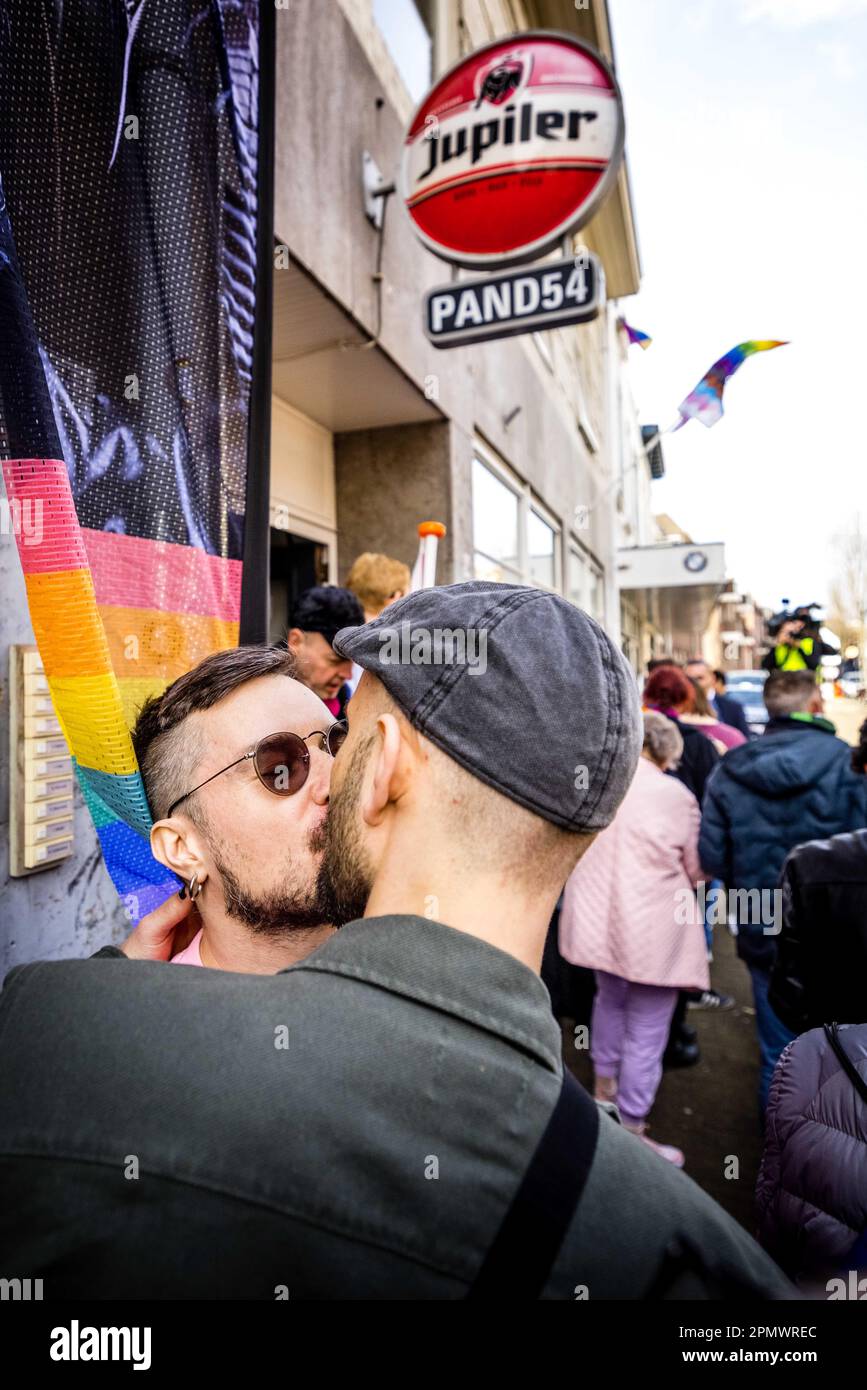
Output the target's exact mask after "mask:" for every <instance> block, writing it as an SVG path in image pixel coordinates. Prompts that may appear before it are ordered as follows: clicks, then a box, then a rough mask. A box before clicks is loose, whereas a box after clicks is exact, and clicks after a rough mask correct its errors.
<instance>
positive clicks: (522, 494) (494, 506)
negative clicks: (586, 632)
mask: <svg viewBox="0 0 867 1390" xmlns="http://www.w3.org/2000/svg"><path fill="white" fill-rule="evenodd" d="M473 549H474V558H473V570H474V574H475V577H476V579H493V580H499V581H500V582H503V583H507V584H508V583H515V584H536V585H538V586H539V587H541V588H545V589H554V590H556V591H557V592H558V593H559V592H560V589H561V576H560V530H559V528H558V526H557V523H556V521H555V520H554V519H553V517H550V516H548V515H547V514H546V512H545V509H544V507H543V505H542V503H541V501H539V500H538V499H537V498H535V497H534V496H533V494H532V493H531V491H530V489H529V487H528V486H527V484H526V483H523V482H521V481H520V479H518V478H516V477H515V476H514V475H513V474H512V473H510V472H509V470H508V469H507V468H505V466H504V465H502V464H499V463H498V462H497V461H496V460H495V458H494V457H493V456H492V455H490V454H489V453H488V451H487V450H486V449H482V448H481V447H480V448H479V450H478V454H477V457H476V458H475V459H474V460H473Z"/></svg>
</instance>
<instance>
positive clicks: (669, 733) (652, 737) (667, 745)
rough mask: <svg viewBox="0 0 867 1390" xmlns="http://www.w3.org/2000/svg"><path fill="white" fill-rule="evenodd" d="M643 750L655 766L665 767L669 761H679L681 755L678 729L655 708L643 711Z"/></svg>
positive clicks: (680, 739) (681, 746)
mask: <svg viewBox="0 0 867 1390" xmlns="http://www.w3.org/2000/svg"><path fill="white" fill-rule="evenodd" d="M644 750H645V752H646V753H649V754H650V756H651V758H652V759H653V761H654V762H655V763H656V765H657V767H665V765H666V763H669V762H679V761H680V759H681V757H682V755H683V738H682V736H681V732H680V729H679V728H678V727H677V725H676V724H675V723H674V722H673V721H672V720H671V719H666V717H665V715H664V714H660V713H659V712H658V711H657V710H653V709H649V710H645V712H644Z"/></svg>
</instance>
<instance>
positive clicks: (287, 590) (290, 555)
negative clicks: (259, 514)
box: [269, 526, 328, 642]
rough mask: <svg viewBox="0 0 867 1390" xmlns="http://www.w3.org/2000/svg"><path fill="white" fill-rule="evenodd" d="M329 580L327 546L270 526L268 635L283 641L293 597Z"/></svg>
mask: <svg viewBox="0 0 867 1390" xmlns="http://www.w3.org/2000/svg"><path fill="white" fill-rule="evenodd" d="M327 583H328V546H327V545H323V544H321V543H320V542H319V541H311V540H308V538H307V537H306V536H296V535H294V534H293V533H292V532H291V531H280V530H277V529H276V528H275V527H273V526H272V527H271V616H270V624H269V637H270V640H271V641H272V642H282V641H285V638H286V633H287V632H288V630H289V621H290V618H291V616H292V611H293V609H294V607H295V600H296V599H297V598H298V595H299V594H300V593H303V591H304V590H305V589H310V588H312V586H313V585H314V584H327Z"/></svg>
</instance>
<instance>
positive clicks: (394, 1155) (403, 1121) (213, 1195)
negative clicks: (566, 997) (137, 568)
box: [0, 555, 867, 1299]
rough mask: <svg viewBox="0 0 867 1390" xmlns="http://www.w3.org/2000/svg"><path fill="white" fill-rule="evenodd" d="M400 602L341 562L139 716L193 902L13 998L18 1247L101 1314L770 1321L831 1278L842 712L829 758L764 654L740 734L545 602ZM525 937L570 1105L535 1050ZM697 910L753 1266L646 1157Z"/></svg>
mask: <svg viewBox="0 0 867 1390" xmlns="http://www.w3.org/2000/svg"><path fill="white" fill-rule="evenodd" d="M408 589H409V573H408V571H407V570H406V567H405V566H400V565H399V564H398V563H397V562H394V561H391V560H389V559H388V557H385V556H375V555H365V556H362V557H360V558H359V561H358V562H357V563H356V565H355V566H353V570H352V572H351V573H350V576H349V585H348V587H347V588H344V589H341V588H337V587H334V586H325V587H321V588H318V589H313V590H310V591H308V592H307V593H305V594H302V595H301V596H300V597H299V599H298V601H297V603H296V605H295V609H294V612H293V617H292V626H291V627H290V629H289V631H288V633H287V637H286V641H285V643H281V644H280V645H278V646H274V647H241V648H237V649H233V650H229V651H222V652H218V653H216V654H214V655H213V656H210V657H208V658H207V659H206V660H205V661H203V662H201V663H200V664H199V665H198V666H197V667H196V668H194V669H193V670H192V671H190V672H188V673H187V674H186V675H184V676H182V677H181V678H180V679H179V680H177V681H175V682H174V683H173V684H172V685H171V686H170V687H169V688H168V689H167V690H166V691H165V692H163V693H162V694H161V695H160V696H158V697H156V698H154V699H152V700H150V701H148V702H147V704H146V705H145V706H144V708H143V710H142V711H141V714H140V716H139V719H138V723H137V725H136V728H135V731H134V742H135V746H136V752H137V755H138V760H139V764H140V767H141V769H142V775H143V778H144V782H145V786H146V789H147V794H148V799H149V802H150V806H151V810H152V813H153V817H154V827H153V830H152V832H151V848H152V851H153V854H154V855H155V857H156V858H157V859H158V860H160V861H161V863H163V864H164V865H166V866H167V867H169V868H170V869H171V870H172V871H173V872H174V873H175V874H176V875H177V878H178V879H179V881H180V883H181V885H182V886H181V888H180V891H179V893H178V894H177V896H175V897H173V898H171V899H170V900H169V901H168V902H167V903H165V904H164V905H163V907H161V908H160V909H158V910H157V911H156V912H154V913H152V914H150V916H149V917H147V918H145V919H144V920H143V921H142V922H140V923H139V924H138V926H136V928H135V930H133V932H132V933H131V935H130V936H129V938H128V940H127V941H126V943H125V944H124V946H123V947H122V948H117V947H105V948H103V949H102V950H101V951H99V952H97V955H96V957H94V958H92V959H91V960H88V961H65V962H51V963H44V962H43V963H40V964H37V965H35V966H24V967H19V968H18V969H16V970H14V971H13V972H11V974H10V976H9V978H8V979H7V982H6V984H5V987H4V989H3V993H2V996H0V1029H2V1031H3V1036H4V1049H3V1054H2V1061H0V1171H2V1173H3V1178H4V1184H5V1190H6V1195H7V1200H6V1201H5V1203H4V1204H3V1207H2V1209H0V1248H2V1249H3V1251H4V1254H5V1257H6V1260H7V1263H10V1262H11V1263H12V1264H14V1266H15V1269H16V1270H17V1271H18V1272H19V1273H20V1275H21V1276H26V1275H28V1274H29V1273H34V1274H38V1275H39V1276H40V1277H43V1278H44V1279H45V1281H46V1287H47V1289H48V1290H49V1291H50V1292H47V1293H46V1296H48V1297H73V1296H75V1297H97V1298H105V1297H112V1298H114V1297H118V1296H120V1297H127V1298H138V1297H159V1298H189V1297H206V1298H207V1297H219V1298H222V1297H243V1298H260V1297H262V1298H270V1297H275V1296H279V1295H275V1293H274V1292H273V1290H275V1289H277V1288H291V1289H292V1296H293V1297H297V1296H300V1297H314V1298H319V1297H321V1298H326V1297H335V1298H344V1297H400V1298H406V1297H423V1298H428V1297H431V1298H439V1297H447V1298H449V1297H488V1298H491V1297H501V1296H509V1297H516V1296H517V1297H520V1296H526V1297H539V1296H542V1297H556V1298H570V1299H571V1298H575V1297H593V1298H649V1297H662V1298H684V1297H686V1298H728V1297H732V1298H740V1299H742V1298H754V1299H761V1298H786V1297H791V1296H792V1294H793V1286H792V1285H791V1284H790V1283H789V1278H793V1279H796V1280H799V1281H802V1282H803V1281H807V1280H809V1279H810V1278H814V1277H818V1276H819V1275H820V1274H824V1273H826V1272H827V1271H828V1270H831V1271H832V1272H834V1273H836V1272H837V1271H838V1270H840V1269H842V1268H844V1267H845V1266H846V1262H847V1261H849V1262H850V1263H851V1261H852V1259H853V1258H856V1255H854V1254H853V1251H856V1253H857V1251H861V1249H862V1247H863V1244H864V1239H865V1237H864V1232H865V1229H867V1184H865V1183H864V1181H863V1179H864V1177H865V1176H867V1170H865V1163H867V1159H865V1155H867V1095H865V1090H867V1087H865V1084H864V1082H863V1080H862V1078H861V1071H862V1070H863V1063H864V1062H865V1061H867V1007H865V1005H864V1004H863V1003H862V999H863V995H864V991H863V988H862V987H861V986H862V983H863V980H864V978H865V975H864V971H865V966H867V931H865V929H864V925H863V923H864V911H863V909H864V906H865V897H867V872H865V869H864V865H865V863H867V829H865V827H867V777H865V775H864V773H865V764H867V724H865V726H864V729H862V734H861V740H862V741H861V746H860V748H859V749H858V750H856V751H855V752H854V753H853V751H852V750H851V749H850V748H849V747H848V746H847V745H845V744H844V743H843V742H842V741H841V740H840V739H838V738H837V737H836V735H835V732H834V728H833V725H832V724H831V723H830V721H829V720H827V719H826V718H825V717H824V716H823V714H822V710H821V701H820V699H819V695H818V689H817V687H816V685H815V677H814V676H813V674H812V673H811V672H809V671H807V672H804V671H792V670H786V671H780V672H775V673H772V674H770V675H769V677H768V681H767V686H766V690H765V701H766V704H767V708H768V713H769V715H770V721H769V724H768V727H767V731H766V733H765V734H764V735H763V736H762V738H761V739H757V738H754V737H753V736H752V734H751V732H750V730H749V728H748V727H747V726H746V724H745V722H744V719H743V714H742V711H741V709H740V707H739V706H738V705H737V704H736V702H734V701H733V700H730V699H729V698H727V697H726V695H725V691H724V685H725V678H724V676H723V675H722V673H720V672H713V671H711V670H710V669H709V668H708V666H707V665H706V664H705V663H704V662H703V661H700V660H696V661H692V662H689V663H687V664H686V665H685V667H683V668H681V667H680V666H679V665H677V664H676V663H674V662H673V661H656V662H654V663H653V664H652V665H653V669H652V670H650V671H649V673H648V677H647V680H646V683H645V685H644V690H643V697H642V695H641V694H640V692H639V690H638V687H637V685H636V682H635V678H634V675H633V673H632V671H631V670H630V668H629V667H628V665H627V663H626V661H625V659H624V658H623V656H622V654H621V653H620V651H619V650H618V649H617V648H616V646H615V645H614V644H613V643H612V642H611V641H610V639H609V638H608V637H607V636H606V634H605V633H604V632H603V631H602V629H601V628H599V627H598V625H597V624H595V623H594V622H593V621H592V619H590V618H589V617H588V616H587V615H586V614H584V613H583V612H581V610H579V609H577V608H575V607H574V606H573V605H571V604H569V603H567V602H566V601H565V600H563V599H561V598H559V597H558V596H556V595H554V594H551V593H548V592H546V591H543V590H539V589H533V588H526V587H523V586H519V585H504V584H494V583H488V582H482V581H478V582H472V583H466V584H457V585H451V586H447V587H443V588H438V589H430V590H422V591H420V592H415V593H408V592H407V590H408ZM398 622H400V623H404V622H405V623H409V624H411V625H412V627H413V629H414V630H420V631H431V632H432V631H443V630H448V631H457V630H462V631H466V632H469V631H484V632H485V634H486V638H487V646H486V667H485V671H484V673H483V678H480V679H470V678H468V675H467V668H466V666H464V667H461V666H460V664H458V665H453V664H445V665H442V664H437V663H436V662H431V661H430V660H429V659H428V660H425V659H421V660H418V661H416V660H414V659H409V660H406V661H401V662H385V661H383V660H382V659H381V654H382V650H383V643H382V638H383V636H384V635H385V634H386V633H387V631H388V630H389V626H390V625H391V624H394V623H398ZM350 695H351V697H352V698H351V699H350V698H349V697H350ZM564 707H565V708H568V709H571V710H574V711H580V718H578V717H576V718H574V719H564V717H563V709H564ZM275 730H276V731H278V732H275ZM564 885H565V887H564ZM701 885H704V888H705V889H707V888H708V887H709V886H710V887H712V889H713V891H710V892H705V893H704V894H703V896H699V895H697V889H699V887H700V886H701ZM769 890H770V894H769ZM778 901H779V907H780V910H779V912H778V911H777V904H778ZM720 904H723V907H722V910H721V911H720ZM756 905H757V908H756V911H753V909H754V907H756ZM555 909H558V910H555ZM552 919H553V920H554V921H555V922H556V924H557V925H556V927H555V934H557V935H558V939H559V953H560V954H559V960H560V962H561V963H562V962H567V963H568V964H569V968H570V969H573V971H574V974H575V976H576V977H580V979H581V980H582V982H583V986H582V987H583V988H585V989H586V991H587V996H588V999H587V1002H588V1012H589V1016H590V1043H591V1057H592V1061H593V1067H594V1099H595V1100H596V1101H597V1102H598V1105H594V1104H593V1103H592V1102H591V1101H590V1099H589V1097H588V1096H587V1095H586V1093H585V1092H583V1091H582V1090H581V1088H580V1087H579V1086H577V1084H576V1083H575V1081H574V1078H572V1077H571V1075H570V1072H569V1070H568V1068H564V1065H563V1061H562V1048H561V1037H560V1029H559V1026H558V1024H557V1021H556V1017H555V1014H556V1012H557V1011H558V1001H557V998H556V993H557V990H556V983H552V980H551V973H550V963H551V959H552V955H551V951H552V931H551V922H552ZM720 922H722V923H723V924H725V925H730V926H731V927H732V929H733V930H736V932H737V938H738V951H739V953H740V955H741V956H742V958H743V959H744V961H745V962H746V964H747V967H748V969H749V972H750V977H751V980H752V988H753V993H754V1001H755V1010H756V1024H757V1029H758V1045H759V1048H760V1051H761V1060H762V1091H761V1097H760V1104H761V1107H762V1109H763V1111H764V1113H765V1122H766V1125H767V1148H766V1153H765V1161H764V1164H763V1167H762V1174H761V1180H760V1187H759V1201H760V1212H761V1227H760V1235H761V1240H762V1242H763V1243H764V1244H765V1246H766V1250H765V1251H763V1250H762V1249H761V1248H760V1246H759V1245H758V1244H756V1243H755V1241H754V1240H753V1239H752V1238H751V1237H750V1236H749V1235H748V1234H747V1233H746V1232H745V1231H744V1230H743V1229H742V1228H741V1227H740V1226H738V1225H737V1223H735V1222H734V1221H733V1220H732V1219H731V1218H729V1217H728V1216H727V1215H726V1214H725V1213H724V1212H723V1211H722V1210H721V1209H720V1208H719V1207H718V1206H717V1205H716V1204H715V1203H714V1202H713V1201H712V1200H711V1199H710V1198H709V1197H708V1196H707V1195H706V1194H704V1193H703V1192H701V1191H700V1189H699V1188H698V1187H697V1186H696V1185H695V1184H694V1183H692V1182H691V1181H690V1179H689V1178H688V1177H687V1176H686V1175H685V1174H684V1173H681V1172H679V1171H677V1170H678V1169H679V1168H681V1167H682V1166H683V1164H684V1156H683V1153H682V1152H681V1151H680V1150H679V1149H677V1148H676V1147H675V1146H674V1145H672V1144H669V1143H660V1142H659V1141H658V1140H656V1139H655V1138H652V1137H651V1135H650V1134H649V1133H648V1127H649V1123H650V1116H651V1112H652V1108H653V1103H654V1098H655V1096H656V1092H657V1088H658V1086H659V1084H660V1079H661V1076H662V1070H663V1066H664V1065H666V1064H671V1065H685V1064H688V1063H689V1062H691V1061H694V1060H696V1058H697V1055H698V1051H697V1044H696V1040H695V1032H694V1030H692V1029H690V1028H689V1027H688V1025H687V1023H686V1019H687V1017H688V1011H689V1009H690V1008H693V1009H715V1010H717V1011H719V1012H721V1013H725V1012H726V1011H727V1010H728V1009H730V1008H731V1006H732V1004H733V1001H732V1000H731V999H730V998H728V997H726V996H724V995H721V994H719V993H718V992H717V991H715V990H714V989H713V988H712V986H711V981H710V970H709V966H710V963H711V962H712V957H713V949H712V947H713V932H714V929H715V928H717V929H719V926H720ZM546 963H547V966H548V967H549V968H548V969H547V970H546ZM176 964H177V965H181V966H191V965H192V966H200V967H209V968H205V969H198V970H189V969H187V970H183V969H182V970H174V969H166V968H165V967H166V966H167V965H169V966H173V965H176ZM540 977H541V978H540ZM543 981H544V982H546V983H548V984H549V988H550V993H549V990H547V989H546V988H545V983H543ZM594 991H595V996H594V997H593V1000H592V1005H590V1004H589V996H590V995H591V994H593V993H594ZM552 1002H553V1005H554V1007H553V1009H552ZM573 1016H577V1014H576V1015H573ZM862 1020H864V1021H865V1026H862V1027H860V1028H859V1027H857V1026H841V1027H837V1024H838V1023H839V1024H841V1025H859V1024H861V1023H862ZM832 1025H833V1026H832ZM775 1068H776V1070H775ZM772 1078H773V1079H772ZM769 1083H770V1093H768V1088H769ZM805 1126H812V1127H817V1126H818V1127H824V1128H823V1137H822V1138H821V1139H820V1140H817V1139H816V1137H815V1135H814V1134H813V1133H811V1134H809V1135H806V1137H805ZM826 1138H827V1143H826V1142H825V1139H826ZM844 1141H845V1142H844ZM817 1143H819V1144H821V1145H822V1146H823V1147H822V1163H821V1164H820V1165H817V1163H816V1162H812V1161H810V1162H806V1161H804V1160H803V1153H802V1150H803V1148H804V1146H805V1145H810V1144H812V1145H814V1146H815V1145H816V1144H817ZM846 1145H849V1146H851V1148H849V1149H847V1148H846ZM36 1152H38V1154H39V1161H38V1162H36V1161H34V1157H33V1155H34V1153H36ZM131 1155H132V1156H135V1159H136V1165H137V1166H136V1173H135V1177H136V1180H137V1181H136V1182H135V1183H130V1182H129V1181H127V1180H126V1179H128V1178H129V1173H128V1171H127V1168H126V1167H125V1166H124V1165H128V1164H129V1161H130V1156H131ZM853 1155H854V1156H853ZM826 1159H827V1166H826V1165H825V1160H826ZM540 1202H541V1203H542V1206H543V1207H544V1210H545V1220H544V1222H540V1221H539V1220H538V1212H539V1210H540V1207H539V1203H540ZM534 1213H535V1215H534ZM817 1213H819V1214H820V1216H821V1220H819V1219H818V1217H817ZM859 1242H860V1245H859ZM768 1252H769V1253H768ZM772 1257H773V1258H772ZM857 1257H858V1258H860V1254H858V1256H857ZM863 1262H864V1263H867V1259H865V1261H863ZM780 1267H782V1271H784V1272H781V1268H780ZM787 1276H788V1277H787ZM578 1290H584V1293H583V1294H579V1293H578Z"/></svg>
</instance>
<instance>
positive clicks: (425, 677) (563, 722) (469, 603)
mask: <svg viewBox="0 0 867 1390" xmlns="http://www.w3.org/2000/svg"><path fill="white" fill-rule="evenodd" d="M334 649H335V651H337V652H339V653H340V655H341V656H345V657H351V658H352V660H353V661H356V662H357V663H358V665H359V666H361V667H363V668H364V670H366V671H370V673H371V674H372V675H374V676H376V677H377V678H378V679H379V680H381V681H382V683H383V685H384V686H385V687H386V689H387V690H388V691H389V694H390V695H391V696H392V698H393V699H394V701H395V703H396V704H398V705H399V706H400V708H401V709H402V710H403V712H404V714H405V715H406V716H407V718H408V719H409V721H410V722H411V723H412V724H413V725H414V726H415V727H416V728H417V729H418V730H419V731H420V733H422V734H424V736H425V738H428V739H430V741H431V743H434V744H436V746H437V747H438V748H441V749H442V751H443V752H444V753H447V754H448V756H449V757H450V758H454V760H455V762H457V763H460V765H461V766H462V767H465V768H466V769H467V771H468V772H471V773H473V774H474V776H476V777H478V778H479V779H480V781H482V782H486V783H487V784H488V785H489V786H491V787H495V788H496V790H497V791H499V792H502V793H503V795H504V796H507V797H509V798H510V800H512V801H517V802H518V803H519V804H520V805H521V806H526V807H527V809H528V810H530V811H534V812H535V813H536V814H537V815H539V816H543V817H544V818H545V819H546V820H549V821H553V822H554V824H555V825H561V826H564V827H566V828H567V829H569V830H602V829H604V827H605V826H606V825H608V824H610V822H611V820H612V819H613V817H614V813H615V811H616V810H617V807H618V806H619V805H620V802H621V801H622V799H623V796H624V794H625V792H626V789H627V787H628V786H629V784H630V782H631V781H632V778H633V775H634V773H635V768H636V765H637V763H638V757H639V754H640V752H641V745H642V738H643V734H642V725H641V706H640V701H639V696H638V688H637V685H636V682H635V678H634V676H633V674H632V671H631V670H630V668H629V666H628V664H627V662H626V660H625V658H624V657H623V655H622V654H621V653H620V652H619V651H618V649H617V647H616V646H615V645H614V643H613V642H612V641H611V639H610V638H609V637H608V636H607V635H606V633H605V632H603V630H602V628H601V627H600V626H599V624H598V623H596V622H594V620H593V619H592V618H591V617H589V616H588V615H587V614H586V613H584V612H582V610H581V609H580V608H576V607H575V606H574V605H573V604H571V603H567V602H566V600H565V599H563V598H560V597H558V595H556V594H550V593H547V592H546V591H544V590H542V589H531V588H526V587H524V586H523V585H518V584H493V583H488V582H486V581H483V580H473V581H471V582H470V583H467V584H448V585H444V586H442V587H440V588H434V589H419V590H417V591H416V592H415V593H412V594H407V596H406V597H405V598H402V599H398V600H397V602H396V603H392V604H390V605H389V606H388V608H386V609H385V610H384V611H383V612H382V613H381V614H380V616H379V617H378V618H376V619H374V621H373V622H370V623H365V624H364V626H363V627H345V628H342V629H341V630H340V632H338V633H337V635H336V637H335V638H334Z"/></svg>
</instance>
